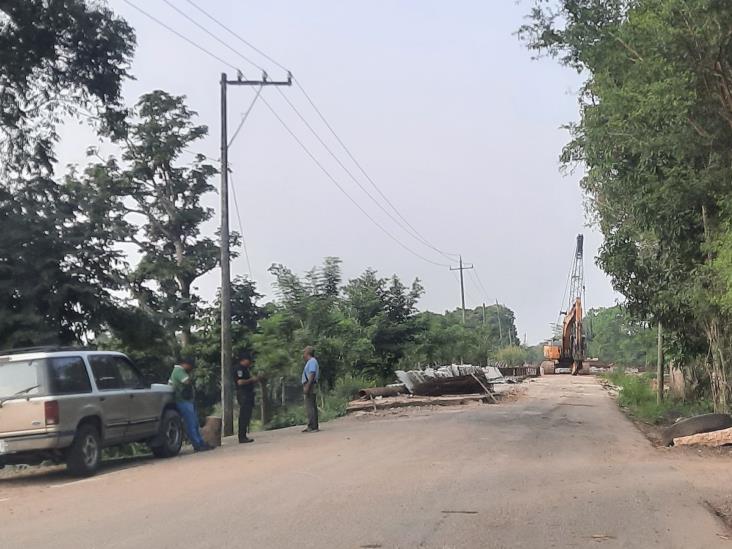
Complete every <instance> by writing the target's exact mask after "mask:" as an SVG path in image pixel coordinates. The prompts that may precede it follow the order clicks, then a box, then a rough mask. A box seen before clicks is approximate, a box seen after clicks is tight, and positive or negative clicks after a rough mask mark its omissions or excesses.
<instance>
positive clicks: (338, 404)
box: [257, 374, 374, 430]
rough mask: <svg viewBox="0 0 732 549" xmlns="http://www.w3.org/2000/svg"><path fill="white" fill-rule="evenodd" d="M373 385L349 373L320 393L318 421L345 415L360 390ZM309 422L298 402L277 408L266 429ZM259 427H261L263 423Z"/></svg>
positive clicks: (303, 408)
mask: <svg viewBox="0 0 732 549" xmlns="http://www.w3.org/2000/svg"><path fill="white" fill-rule="evenodd" d="M373 386H374V382H373V381H370V380H367V379H365V378H363V377H360V376H357V375H353V374H347V375H345V376H343V377H342V378H340V379H338V380H337V381H336V384H335V387H333V389H332V390H331V391H328V392H326V393H321V394H319V395H318V421H320V422H321V423H325V422H328V421H331V420H333V419H336V418H339V417H341V416H345V415H346V408H347V406H348V403H349V402H350V401H351V400H353V398H354V397H355V396H356V394H358V391H359V390H361V389H364V388H366V387H373ZM307 422H308V419H307V415H306V414H305V407H304V406H303V404H302V403H298V404H295V405H290V406H285V407H284V408H280V409H279V410H277V411H276V412H275V414H274V416H273V418H272V420H271V421H270V422H269V423H268V424H267V425H266V427H265V429H267V430H272V429H282V428H284V427H292V426H294V425H305V424H306V423H307ZM257 427H259V428H260V429H261V423H259V425H257Z"/></svg>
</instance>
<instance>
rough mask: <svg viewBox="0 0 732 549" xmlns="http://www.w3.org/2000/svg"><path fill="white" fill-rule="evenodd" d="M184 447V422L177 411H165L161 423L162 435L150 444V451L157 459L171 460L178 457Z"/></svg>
mask: <svg viewBox="0 0 732 549" xmlns="http://www.w3.org/2000/svg"><path fill="white" fill-rule="evenodd" d="M182 445H183V422H182V421H181V418H180V414H179V413H178V412H176V411H175V410H165V412H164V413H163V418H162V421H161V422H160V434H159V435H158V436H157V437H155V440H154V441H153V442H151V443H150V450H152V453H153V455H154V456H155V457H159V458H169V457H173V456H177V455H178V453H179V452H180V447H181V446H182Z"/></svg>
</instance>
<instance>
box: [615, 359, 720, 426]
mask: <svg viewBox="0 0 732 549" xmlns="http://www.w3.org/2000/svg"><path fill="white" fill-rule="evenodd" d="M603 377H604V378H605V379H607V380H608V381H609V382H610V383H612V384H613V385H615V386H617V387H618V388H619V389H620V392H619V394H618V403H619V404H620V405H621V406H622V407H624V408H626V409H627V410H628V411H629V412H630V414H631V415H632V416H634V417H636V418H638V419H640V420H642V421H645V422H646V423H652V424H654V425H667V424H671V423H673V422H674V421H676V419H678V418H680V417H690V416H695V415H698V414H706V413H708V412H711V411H712V410H713V406H712V403H711V402H710V401H707V400H698V401H684V400H678V399H673V398H670V397H669V396H668V395H667V396H666V398H665V399H664V401H663V402H661V403H660V404H659V403H657V402H656V391H655V390H654V388H653V387H651V380H652V379H654V378H655V375H654V374H650V373H644V374H628V373H626V372H625V371H624V370H622V369H616V370H614V371H612V372H610V373H608V374H605V375H604V376H603Z"/></svg>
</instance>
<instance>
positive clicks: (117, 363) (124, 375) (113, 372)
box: [89, 355, 145, 391]
mask: <svg viewBox="0 0 732 549" xmlns="http://www.w3.org/2000/svg"><path fill="white" fill-rule="evenodd" d="M89 363H90V364H91V368H92V372H93V373H94V380H95V381H96V382H97V387H99V390H100V391H112V390H120V389H144V388H145V383H144V381H143V379H142V376H141V375H140V374H139V372H138V371H137V370H136V369H135V367H134V366H133V365H132V364H131V363H130V361H129V360H127V359H126V358H125V357H123V356H115V355H93V356H90V357H89Z"/></svg>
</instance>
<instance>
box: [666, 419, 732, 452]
mask: <svg viewBox="0 0 732 549" xmlns="http://www.w3.org/2000/svg"><path fill="white" fill-rule="evenodd" d="M729 427H732V416H730V415H729V414H703V415H700V416H694V417H690V418H688V419H682V420H681V421H678V422H676V423H675V424H674V425H672V426H671V427H669V428H667V429H666V430H665V431H664V432H663V436H662V437H661V443H662V444H663V445H664V446H671V445H672V444H673V443H674V439H675V438H678V437H688V436H689V435H696V434H697V433H709V432H711V431H719V430H720V429H727V428H729Z"/></svg>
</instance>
